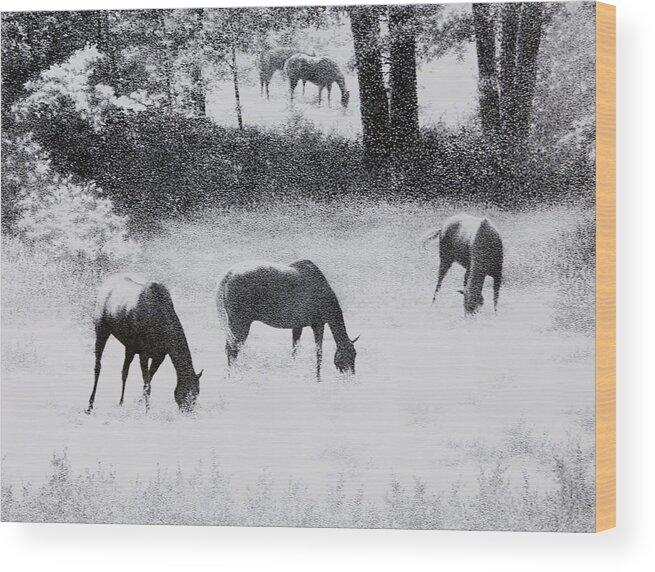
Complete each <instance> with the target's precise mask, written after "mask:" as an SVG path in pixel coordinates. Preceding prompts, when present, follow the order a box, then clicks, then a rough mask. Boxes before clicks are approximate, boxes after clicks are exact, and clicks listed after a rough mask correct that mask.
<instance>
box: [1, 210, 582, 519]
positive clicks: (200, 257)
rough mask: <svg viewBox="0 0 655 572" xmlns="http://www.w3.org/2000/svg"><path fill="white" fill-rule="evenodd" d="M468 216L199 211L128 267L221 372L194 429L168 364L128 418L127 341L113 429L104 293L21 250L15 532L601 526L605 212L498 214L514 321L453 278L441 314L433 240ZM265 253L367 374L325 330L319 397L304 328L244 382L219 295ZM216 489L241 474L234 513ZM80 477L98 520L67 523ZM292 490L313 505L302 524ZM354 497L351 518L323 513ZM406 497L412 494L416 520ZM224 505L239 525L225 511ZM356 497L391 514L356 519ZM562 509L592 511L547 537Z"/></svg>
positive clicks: (7, 292) (245, 356)
mask: <svg viewBox="0 0 655 572" xmlns="http://www.w3.org/2000/svg"><path fill="white" fill-rule="evenodd" d="M457 209H459V207H456V206H453V205H446V204H444V205H440V206H431V207H427V206H425V205H419V204H414V203H410V204H402V205H401V204H387V203H365V202H360V203H359V204H358V203H356V202H354V201H352V202H346V201H344V202H335V203H331V204H330V205H320V204H315V203H309V202H308V203H302V204H285V203H281V204H274V205H271V206H270V207H269V208H266V209H264V208H262V209H260V210H245V209H244V210H238V209H235V210H231V211H229V212H228V211H219V210H215V211H210V212H204V213H202V214H200V215H198V216H197V217H194V218H191V219H189V220H186V221H184V222H171V223H167V224H165V225H164V230H163V231H162V232H161V233H159V234H158V235H157V236H155V237H150V238H148V239H146V240H144V242H143V255H142V259H141V262H140V263H139V264H137V265H136V266H135V267H134V268H133V269H134V270H137V271H139V272H140V273H141V274H145V275H147V276H150V277H152V278H155V279H159V280H161V281H163V282H165V283H166V284H167V285H168V286H169V289H170V290H171V293H172V296H173V300H174V303H175V306H176V309H177V312H178V315H179V316H180V319H181V320H182V323H183V325H184V327H185V329H186V334H187V338H188V340H189V344H190V347H191V351H192V354H193V359H194V365H195V366H196V370H200V369H202V368H204V370H205V373H204V375H203V377H202V380H201V393H200V397H199V407H198V410H197V412H196V414H195V415H193V416H189V417H186V416H183V415H181V414H180V413H179V412H178V411H177V406H176V405H175V402H174V400H173V389H174V386H175V376H174V370H173V368H172V366H171V365H170V362H169V361H168V360H167V361H166V362H165V363H164V365H163V366H162V368H161V369H160V371H159V372H158V374H157V375H156V377H155V379H154V381H153V389H152V408H151V411H150V413H148V414H146V413H145V411H144V407H143V405H142V403H141V402H140V401H139V398H140V394H141V385H142V384H141V379H140V372H139V368H138V364H137V363H136V362H135V363H134V364H133V366H132V367H133V369H132V371H131V374H130V378H129V379H128V384H127V391H126V403H125V405H124V406H123V407H119V405H118V399H119V396H120V368H121V364H122V358H123V350H122V346H121V345H120V344H119V342H117V341H116V340H115V339H113V338H112V339H111V340H110V342H109V343H108V346H107V350H106V351H105V355H104V360H103V369H102V373H101V378H100V383H99V389H98V394H97V397H96V403H95V411H94V412H93V414H92V415H90V416H87V415H85V414H84V409H85V407H86V405H87V401H88V397H89V393H90V391H91V386H92V372H93V343H94V339H93V333H92V332H93V330H92V325H91V317H90V315H91V308H92V305H93V299H94V295H95V288H96V285H97V283H98V280H99V279H100V276H98V274H97V273H94V272H90V271H88V270H87V271H80V270H79V269H77V270H75V269H73V267H71V266H70V265H67V264H63V263H62V264H59V263H56V262H54V261H51V260H48V259H46V258H45V257H43V256H41V255H39V253H35V252H32V251H30V250H29V249H28V248H26V247H24V246H23V245H21V244H19V243H17V242H15V241H13V240H12V239H7V240H5V241H4V244H3V249H2V256H3V260H2V478H3V518H5V519H10V518H16V519H27V518H29V519H35V520H39V519H46V520H47V519H52V518H57V516H56V515H57V514H58V513H57V510H60V518H61V519H63V520H66V519H74V520H75V519H82V520H90V521H94V520H103V519H110V520H115V521H131V522H134V521H140V522H167V521H168V522H170V521H171V520H176V521H178V522H206V523H221V524H229V523H234V524H305V525H310V526H311V525H319V526H320V525H343V526H348V525H350V526H353V525H354V526H358V525H370V526H431V525H433V526H451V527H489V526H499V527H506V528H512V527H521V526H522V527H528V526H533V527H535V528H568V529H575V530H580V529H586V528H589V527H591V526H593V504H592V505H591V506H589V502H590V501H589V498H592V501H593V497H589V494H593V468H594V456H593V443H594V337H593V312H594V300H593V277H594V270H593V259H591V260H590V259H589V257H588V253H589V252H591V253H593V243H591V245H590V244H589V243H588V242H585V241H588V240H590V239H589V236H591V240H593V232H592V234H591V235H589V234H588V233H586V232H585V228H587V229H588V228H592V229H593V212H589V211H585V210H582V209H572V208H568V209H565V208H554V209H543V210H540V211H532V212H522V213H510V212H503V211H495V210H486V211H485V212H486V213H487V214H488V215H489V216H490V217H491V218H492V220H493V221H494V222H495V224H496V225H497V227H498V228H499V230H500V232H501V234H502V236H503V238H504V241H505V249H506V264H505V276H506V278H505V283H504V286H503V288H502V289H501V294H500V304H499V310H498V313H497V314H496V315H494V312H493V308H492V307H491V303H490V302H491V299H492V296H491V285H490V284H487V285H486V287H485V298H486V300H487V304H486V305H485V306H484V308H483V310H482V312H481V313H480V314H479V315H478V316H476V317H474V318H465V317H464V315H463V307H462V297H461V295H460V294H458V293H457V292H456V289H457V288H459V287H461V281H462V280H463V270H462V269H461V268H459V267H455V266H454V267H453V268H452V269H451V271H450V274H449V275H448V276H447V278H446V281H445V283H444V287H443V289H442V291H441V292H440V293H439V296H438V298H437V302H436V304H435V305H434V306H431V305H430V300H431V297H432V291H433V288H434V283H435V280H436V270H437V267H438V249H437V245H436V243H433V245H432V246H431V247H429V248H428V250H427V251H424V250H421V249H420V248H419V239H420V237H421V236H422V235H423V234H424V233H425V232H426V231H428V230H431V229H433V228H435V227H436V226H438V224H439V223H440V221H442V220H443V219H444V218H445V217H446V216H447V215H449V214H451V213H452V212H454V211H456V210H457ZM467 209H468V210H469V211H472V212H478V213H479V212H482V209H480V208H475V207H467ZM253 258H254V259H264V260H272V261H279V262H284V261H292V260H294V259H297V258H310V259H312V260H313V261H314V262H315V263H316V264H317V265H318V266H319V267H320V268H321V269H323V271H324V273H325V274H326V276H327V278H328V280H329V281H330V282H331V284H332V286H333V288H334V290H335V291H336V293H337V295H338V297H339V299H340V301H341V304H342V307H343V309H344V315H345V319H346V324H347V327H348V330H349V333H350V335H351V337H354V336H356V335H361V339H360V340H359V342H358V343H357V350H358V356H357V374H356V376H354V377H348V376H342V375H340V374H338V373H337V371H336V370H335V369H334V367H333V366H332V356H333V353H334V343H333V341H332V338H331V336H330V335H329V334H326V342H325V345H324V351H325V358H326V359H325V361H324V376H323V381H322V383H317V382H316V381H315V378H314V375H313V372H314V367H313V359H314V353H313V340H312V336H311V331H310V330H309V329H308V330H306V331H305V332H304V335H303V338H302V340H301V347H300V351H299V353H298V356H297V357H296V359H295V360H293V359H292V358H291V355H290V349H291V332H289V331H286V330H275V329H272V328H268V327H266V326H264V325H262V324H255V325H254V326H253V329H252V331H251V335H250V337H249V339H248V341H247V343H246V346H245V348H244V351H243V353H242V354H241V355H240V363H239V365H238V367H237V368H236V370H234V372H233V374H232V375H231V376H230V377H229V378H228V376H227V369H226V360H225V354H224V350H223V345H224V338H223V334H222V332H221V331H220V329H219V324H218V319H217V315H216V310H215V304H214V299H213V290H214V287H215V284H216V281H217V279H218V278H219V276H220V275H221V273H222V272H223V271H225V270H226V269H227V268H229V267H230V266H231V265H232V264H234V263H236V262H239V261H242V260H244V259H253ZM53 454H54V455H56V458H55V461H56V462H55V466H54V472H53V467H51V461H52V459H53ZM64 456H65V457H64ZM62 467H63V468H62ZM63 473H65V474H63ZM62 474H63V476H62ZM212 474H213V475H214V477H215V476H216V475H217V474H220V476H221V479H224V480H223V481H222V482H223V485H222V487H223V488H222V489H221V491H222V492H221V493H220V495H218V496H219V497H220V498H218V497H217V496H213V493H211V492H208V491H214V490H215V489H212V488H211V487H209V485H208V484H207V483H208V482H210V481H211V478H212ZM57 475H58V476H57ZM103 475H104V476H103ZM192 475H195V477H194V478H192ZM203 475H205V476H203ZM58 479H59V481H58ZM62 479H63V480H64V481H66V480H67V479H68V480H67V481H66V482H67V483H68V485H67V486H70V483H72V482H74V487H72V489H65V487H64V488H63V489H61V490H69V493H70V491H71V490H74V494H75V495H77V496H76V498H78V497H79V498H78V501H79V504H80V506H83V507H84V512H83V513H81V512H79V511H77V512H76V511H75V510H77V509H75V510H73V511H72V512H66V510H68V509H66V510H64V509H63V508H61V507H63V506H64V505H65V503H66V499H63V500H62V499H59V501H57V502H60V503H62V502H63V503H64V504H63V505H62V504H60V505H57V506H59V507H60V508H59V509H57V510H55V508H56V507H55V508H53V506H54V505H53V504H52V503H54V502H55V501H54V500H52V499H54V497H55V496H56V494H59V493H56V494H55V493H54V492H53V490H54V489H53V487H55V488H56V487H60V488H61V487H62V486H63V485H62V484H61V482H60V481H61V480H62ZM75 479H78V480H75ZM194 479H195V480H194ZM203 479H204V480H203ZM208 479H209V480H208ZM98 481H102V486H100V485H98ZM26 483H31V485H32V486H31V487H28V488H27V489H26V490H24V491H23V490H22V485H24V484H26ZM94 483H95V484H94ZM152 483H159V484H160V485H161V483H166V487H168V488H166V490H167V491H168V493H167V495H168V496H166V495H164V496H163V497H161V496H160V497H157V498H158V499H159V500H157V498H154V500H153V499H152V498H151V499H150V500H148V498H150V497H147V498H146V497H145V496H143V495H142V494H141V493H142V492H143V487H146V488H147V487H150V486H152ZM194 483H195V484H194ZM203 483H204V484H203ZM292 484H293V487H296V488H298V487H300V488H301V490H302V491H303V492H302V498H303V499H304V500H302V501H300V500H298V498H296V497H294V498H296V500H295V501H294V502H295V503H296V505H295V506H294V508H293V511H296V512H293V511H292V509H291V508H290V506H291V504H293V503H291V501H289V490H290V487H292ZM99 486H100V488H98V487H99ZM161 486H163V485H161ZM85 487H88V491H89V494H88V495H87V496H84V488H85ZM335 487H336V488H335ZM576 487H577V488H576ZM57 490H59V489H57ZM149 490H150V489H149ZM294 490H295V489H294ZM335 490H336V491H337V493H338V495H340V497H339V498H341V499H342V501H343V502H342V503H341V505H339V507H338V510H336V509H335V510H336V512H334V511H333V513H332V518H326V517H325V510H327V509H325V506H328V505H329V506H332V505H330V503H332V504H334V495H335V494H337V493H335ZM403 491H410V492H411V494H410V493H409V492H408V493H407V494H408V495H410V496H411V497H412V498H413V499H414V500H413V501H412V503H413V504H412V503H410V505H411V506H409V505H407V503H405V504H406V505H407V506H405V505H403V506H404V508H401V507H400V505H399V504H398V503H399V502H400V501H399V500H398V499H399V498H401V497H402V495H403ZM60 492H61V491H60ZM69 493H62V494H64V496H65V495H66V494H69ZM70 494H73V493H70ZM216 494H218V493H216ZM80 495H81V496H80ZM103 495H106V498H104V499H103V498H102V497H103ZM171 495H173V496H174V497H175V498H178V499H183V500H182V501H180V505H179V506H177V507H176V508H175V510H174V511H173V509H172V508H171V511H169V512H168V513H167V512H166V507H165V506H159V510H160V512H158V513H157V515H158V516H154V514H155V513H151V512H148V509H147V507H146V504H147V503H151V505H153V506H155V505H157V503H160V504H163V505H166V502H169V503H170V502H171V501H170V499H171V498H172V497H171ZM221 495H222V496H221ZM262 495H263V496H265V497H266V501H265V502H264V501H263V500H262V498H263V497H262ZM421 495H423V496H421ZM425 495H430V496H429V498H430V499H431V500H430V501H428V500H425V499H426V498H427V497H426V496H425ZM228 497H229V499H231V500H230V501H229V502H230V503H231V505H230V506H232V507H233V508H232V510H231V511H227V512H223V513H221V514H217V509H216V508H215V507H216V506H218V505H217V504H216V503H220V502H221V498H222V499H223V500H224V502H225V503H227V502H228V500H227V499H228ZM362 497H363V501H362ZM588 497H589V498H588ZM80 498H81V500H80ZM134 498H137V499H138V501H134V502H132V501H130V502H128V501H127V500H126V499H134ZM358 498H359V502H360V505H361V503H362V502H363V503H364V505H365V506H367V507H368V508H367V510H368V512H367V513H366V514H369V516H370V515H377V516H370V518H369V519H368V520H367V519H366V518H364V517H362V516H361V514H360V516H359V520H358V519H357V518H355V517H354V516H353V514H351V513H353V511H355V510H356V507H355V508H353V507H354V506H355V505H353V504H352V503H355V504H357V499H358ZM402 498H404V497H402ZM39 499H41V500H39ZM44 499H46V500H44ZM47 499H50V500H47ZM120 499H124V501H125V502H124V505H121V504H120V503H121V502H122V501H120ZM162 499H168V501H166V500H162ZM184 499H186V500H184ZM253 499H254V500H253ZM285 499H286V500H285ZM325 499H327V500H325ZM330 499H332V500H330ZM417 499H418V500H417ZM421 499H423V500H421ZM405 500H407V499H405ZM492 500H493V502H494V503H495V504H494V505H493V506H495V508H493V507H492V505H489V502H491V501H492ZM76 502H77V501H76ZM326 502H327V505H325V506H324V504H325V503H326ZM394 502H395V503H396V504H394ZM407 502H409V501H407ZM94 503H96V504H97V505H98V507H101V505H102V506H104V507H105V509H106V508H107V506H109V505H110V504H111V506H112V507H113V508H112V509H111V510H112V511H113V512H111V513H107V512H106V511H105V512H103V510H105V509H101V508H98V507H96V508H94V506H95V505H94ZM103 503H104V504H103ZM135 503H136V504H135ZM139 503H141V504H139ZM144 503H146V504H144ZM308 503H309V504H308ZM322 503H323V504H322ZM349 503H350V504H349ZM435 503H436V504H435ZM484 503H487V504H486V505H485V504H484ZM530 503H533V504H534V507H533V509H534V511H536V512H535V514H534V515H533V517H534V520H533V521H530V518H532V517H531V516H530V514H531V513H530V510H531V509H530ZM558 503H559V504H558ZM576 503H577V504H576ZM337 504H338V503H337ZM401 504H402V503H401ZM454 504H457V506H458V509H457V510H458V512H457V515H455V512H453V511H454V510H455V509H454V508H453V506H454ZM136 505H138V506H136ZM351 505H352V506H351ZM420 505H423V513H421V512H420V510H421V506H420ZM427 505H429V506H432V507H437V505H438V506H439V507H441V508H440V509H439V510H441V512H440V513H439V515H440V516H439V517H435V516H434V514H433V516H432V517H430V518H428V516H426V515H427V512H425V507H426V506H427ZM510 505H511V506H510ZM546 505H548V506H550V507H551V509H552V510H551V512H552V513H553V514H555V513H557V511H560V512H561V511H562V510H564V509H563V508H562V507H569V508H570V509H571V510H573V511H577V512H575V515H576V516H575V518H573V517H572V520H570V521H567V522H564V523H563V522H559V521H558V522H552V523H549V522H545V521H543V518H545V517H544V513H545V512H547V511H546V510H545V509H544V507H545V506H546ZM273 506H275V507H276V508H275V509H274V510H273V509H272V508H271V507H273ZM307 506H311V507H314V508H313V509H312V510H309V509H308V508H307ZM121 507H122V508H121ZM135 507H136V508H135ZM267 507H268V508H267ZM303 507H304V508H303ZM344 507H346V508H344ZM347 507H350V508H347ZM408 507H409V508H408ZM412 507H413V508H412ZM558 507H559V508H558ZM571 507H573V508H571ZM69 508H70V507H69ZM351 509H352V510H351ZM80 510H81V509H80ZM121 511H122V512H121ZM161 511H163V512H161ZM285 511H287V512H288V514H287V512H285ZM289 511H292V512H293V514H291V512H289ZM303 511H304V512H303ZM417 511H418V512H417ZM435 511H437V512H438V510H437V508H435ZM489 511H495V512H496V513H502V514H504V515H505V516H504V517H501V516H500V515H498V516H496V517H494V516H493V515H489V514H488V513H489ZM503 511H504V512H503ZM516 511H519V512H521V515H522V517H521V518H523V520H519V519H518V516H516V514H517V513H516ZM273 512H274V513H275V514H273ZM360 512H361V511H360ZM401 512H402V513H403V514H405V515H407V514H409V516H408V517H407V518H405V519H402V518H400V514H401ZM282 513H284V515H286V516H280V515H281V514H282ZM346 513H347V514H346ZM485 513H487V518H488V519H491V520H484V518H482V516H484V514H485ZM515 513H516V514H515ZM513 514H514V515H515V516H516V520H512V518H514V517H512V515H513ZM103 515H105V516H103ZM107 515H108V516H107ZM320 515H323V516H320ZM417 515H418V516H417ZM480 515H482V516H480ZM526 515H527V516H526ZM412 518H414V520H412ZM494 518H496V520H494ZM500 518H506V520H504V521H499V520H498V519H500ZM540 518H541V519H542V520H539V519H540ZM524 521H525V522H524Z"/></svg>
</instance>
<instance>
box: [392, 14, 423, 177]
mask: <svg viewBox="0 0 655 572" xmlns="http://www.w3.org/2000/svg"><path fill="white" fill-rule="evenodd" d="M415 10H416V8H415V6H413V5H405V6H390V7H389V39H390V50H389V59H390V68H389V87H390V91H391V97H390V101H389V117H390V128H391V144H392V153H393V157H394V162H395V163H396V165H397V166H400V167H401V168H404V167H409V166H410V165H411V163H412V161H413V159H414V158H415V155H416V153H417V151H418V140H419V125H418V95H417V89H416V33H417V27H416V17H415Z"/></svg>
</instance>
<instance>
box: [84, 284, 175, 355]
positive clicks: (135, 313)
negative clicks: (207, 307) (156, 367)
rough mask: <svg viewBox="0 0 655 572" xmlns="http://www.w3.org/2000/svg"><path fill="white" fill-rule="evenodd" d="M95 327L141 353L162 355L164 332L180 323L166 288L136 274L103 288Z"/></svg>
mask: <svg viewBox="0 0 655 572" xmlns="http://www.w3.org/2000/svg"><path fill="white" fill-rule="evenodd" d="M95 325H96V329H102V330H105V331H106V332H108V333H110V334H113V335H114V336H115V337H116V338H117V339H118V340H119V341H120V342H121V343H122V344H123V345H124V346H126V347H130V348H132V349H133V350H135V351H137V352H140V351H144V350H147V351H150V352H151V353H158V352H160V351H164V349H163V346H165V345H166V343H165V340H163V339H162V336H163V337H166V336H165V335H163V334H164V332H170V328H171V327H172V328H177V327H178V325H179V320H178V318H177V315H176V314H175V309H174V307H173V301H172V299H171V295H170V293H169V291H168V289H167V288H166V286H164V285H163V284H161V283H159V282H155V281H148V280H146V279H144V278H143V277H141V276H136V275H133V274H117V275H113V276H110V277H109V278H108V279H107V280H106V281H105V282H104V283H103V284H102V286H101V287H100V290H99V293H98V301H97V304H96V312H95Z"/></svg>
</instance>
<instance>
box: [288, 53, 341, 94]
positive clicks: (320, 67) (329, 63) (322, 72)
mask: <svg viewBox="0 0 655 572" xmlns="http://www.w3.org/2000/svg"><path fill="white" fill-rule="evenodd" d="M284 73H286V74H287V77H288V78H289V96H290V98H291V100H292V101H293V92H294V91H295V89H296V86H297V85H298V82H299V81H300V80H302V82H303V85H304V83H305V82H307V81H309V82H311V83H313V84H314V85H316V86H318V104H319V105H320V104H321V94H322V93H323V88H327V93H328V105H330V94H331V93H332V84H333V83H336V84H337V85H338V86H339V89H340V90H341V105H342V106H343V107H348V102H349V101H350V92H349V91H348V90H347V89H346V80H345V79H344V77H343V73H342V72H341V69H340V68H339V65H338V64H337V62H335V61H334V60H332V59H330V58H326V57H325V56H322V57H315V56H308V55H307V54H294V55H292V56H291V57H290V58H289V59H287V61H286V63H285V64H284Z"/></svg>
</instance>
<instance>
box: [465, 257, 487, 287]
mask: <svg viewBox="0 0 655 572" xmlns="http://www.w3.org/2000/svg"><path fill="white" fill-rule="evenodd" d="M485 277H486V273H485V272H483V271H482V270H480V267H479V266H477V265H476V264H475V263H473V264H472V265H471V271H470V273H469V279H468V282H467V283H466V291H467V292H469V293H472V294H480V293H481V292H482V287H483V286H484V279H485Z"/></svg>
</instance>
